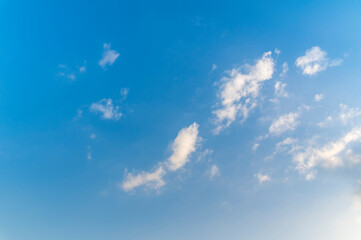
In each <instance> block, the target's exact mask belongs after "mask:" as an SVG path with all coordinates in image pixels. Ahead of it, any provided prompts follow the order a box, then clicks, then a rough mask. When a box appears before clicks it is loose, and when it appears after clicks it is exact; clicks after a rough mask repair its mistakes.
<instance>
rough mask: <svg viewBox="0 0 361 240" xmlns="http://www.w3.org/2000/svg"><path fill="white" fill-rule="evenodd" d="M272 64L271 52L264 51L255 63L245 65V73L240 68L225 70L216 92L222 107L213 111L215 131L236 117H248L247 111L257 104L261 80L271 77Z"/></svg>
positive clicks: (221, 128) (224, 126) (226, 125)
mask: <svg viewBox="0 0 361 240" xmlns="http://www.w3.org/2000/svg"><path fill="white" fill-rule="evenodd" d="M274 65H275V63H274V60H273V58H272V56H271V52H266V53H264V54H263V56H262V58H261V59H259V60H258V61H257V63H256V64H255V65H253V66H246V69H247V73H243V72H241V69H240V68H234V69H232V70H230V71H228V72H227V76H226V77H223V78H222V80H221V86H220V91H219V94H218V97H219V98H220V100H221V103H220V104H221V105H222V108H220V109H218V110H215V111H213V114H214V115H215V116H216V120H215V123H216V125H217V126H216V129H215V133H219V132H220V131H221V130H223V129H224V128H226V127H228V126H229V125H230V124H231V123H232V122H234V121H235V120H236V118H237V117H241V118H242V121H244V120H246V119H247V118H248V114H249V111H250V110H251V109H253V108H254V107H256V106H257V97H258V95H259V92H260V89H261V87H262V82H263V81H265V80H268V79H271V78H272V75H273V72H274Z"/></svg>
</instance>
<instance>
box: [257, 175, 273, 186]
mask: <svg viewBox="0 0 361 240" xmlns="http://www.w3.org/2000/svg"><path fill="white" fill-rule="evenodd" d="M255 177H256V178H257V180H258V183H259V184H262V183H264V182H268V181H271V177H270V176H268V175H263V174H261V173H258V174H256V175H255Z"/></svg>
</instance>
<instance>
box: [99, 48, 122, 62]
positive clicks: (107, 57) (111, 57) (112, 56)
mask: <svg viewBox="0 0 361 240" xmlns="http://www.w3.org/2000/svg"><path fill="white" fill-rule="evenodd" d="M103 47H104V52H103V56H102V58H101V59H100V60H99V66H101V67H102V68H105V67H107V66H111V65H113V63H114V62H115V60H117V58H118V57H119V53H118V52H117V51H116V50H111V49H110V43H109V44H108V43H104V46H103Z"/></svg>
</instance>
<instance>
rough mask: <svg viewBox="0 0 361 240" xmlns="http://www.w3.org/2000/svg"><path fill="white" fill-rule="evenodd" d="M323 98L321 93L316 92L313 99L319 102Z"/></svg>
mask: <svg viewBox="0 0 361 240" xmlns="http://www.w3.org/2000/svg"><path fill="white" fill-rule="evenodd" d="M322 99H323V94H322V93H319V94H316V95H315V101H316V102H319V101H321V100H322Z"/></svg>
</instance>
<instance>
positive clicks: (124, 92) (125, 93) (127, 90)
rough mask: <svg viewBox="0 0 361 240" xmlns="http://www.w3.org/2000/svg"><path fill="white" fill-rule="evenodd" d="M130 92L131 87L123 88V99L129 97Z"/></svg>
mask: <svg viewBox="0 0 361 240" xmlns="http://www.w3.org/2000/svg"><path fill="white" fill-rule="evenodd" d="M128 93H129V88H121V89H120V95H121V96H122V97H123V100H124V99H126V98H127V96H128Z"/></svg>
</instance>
